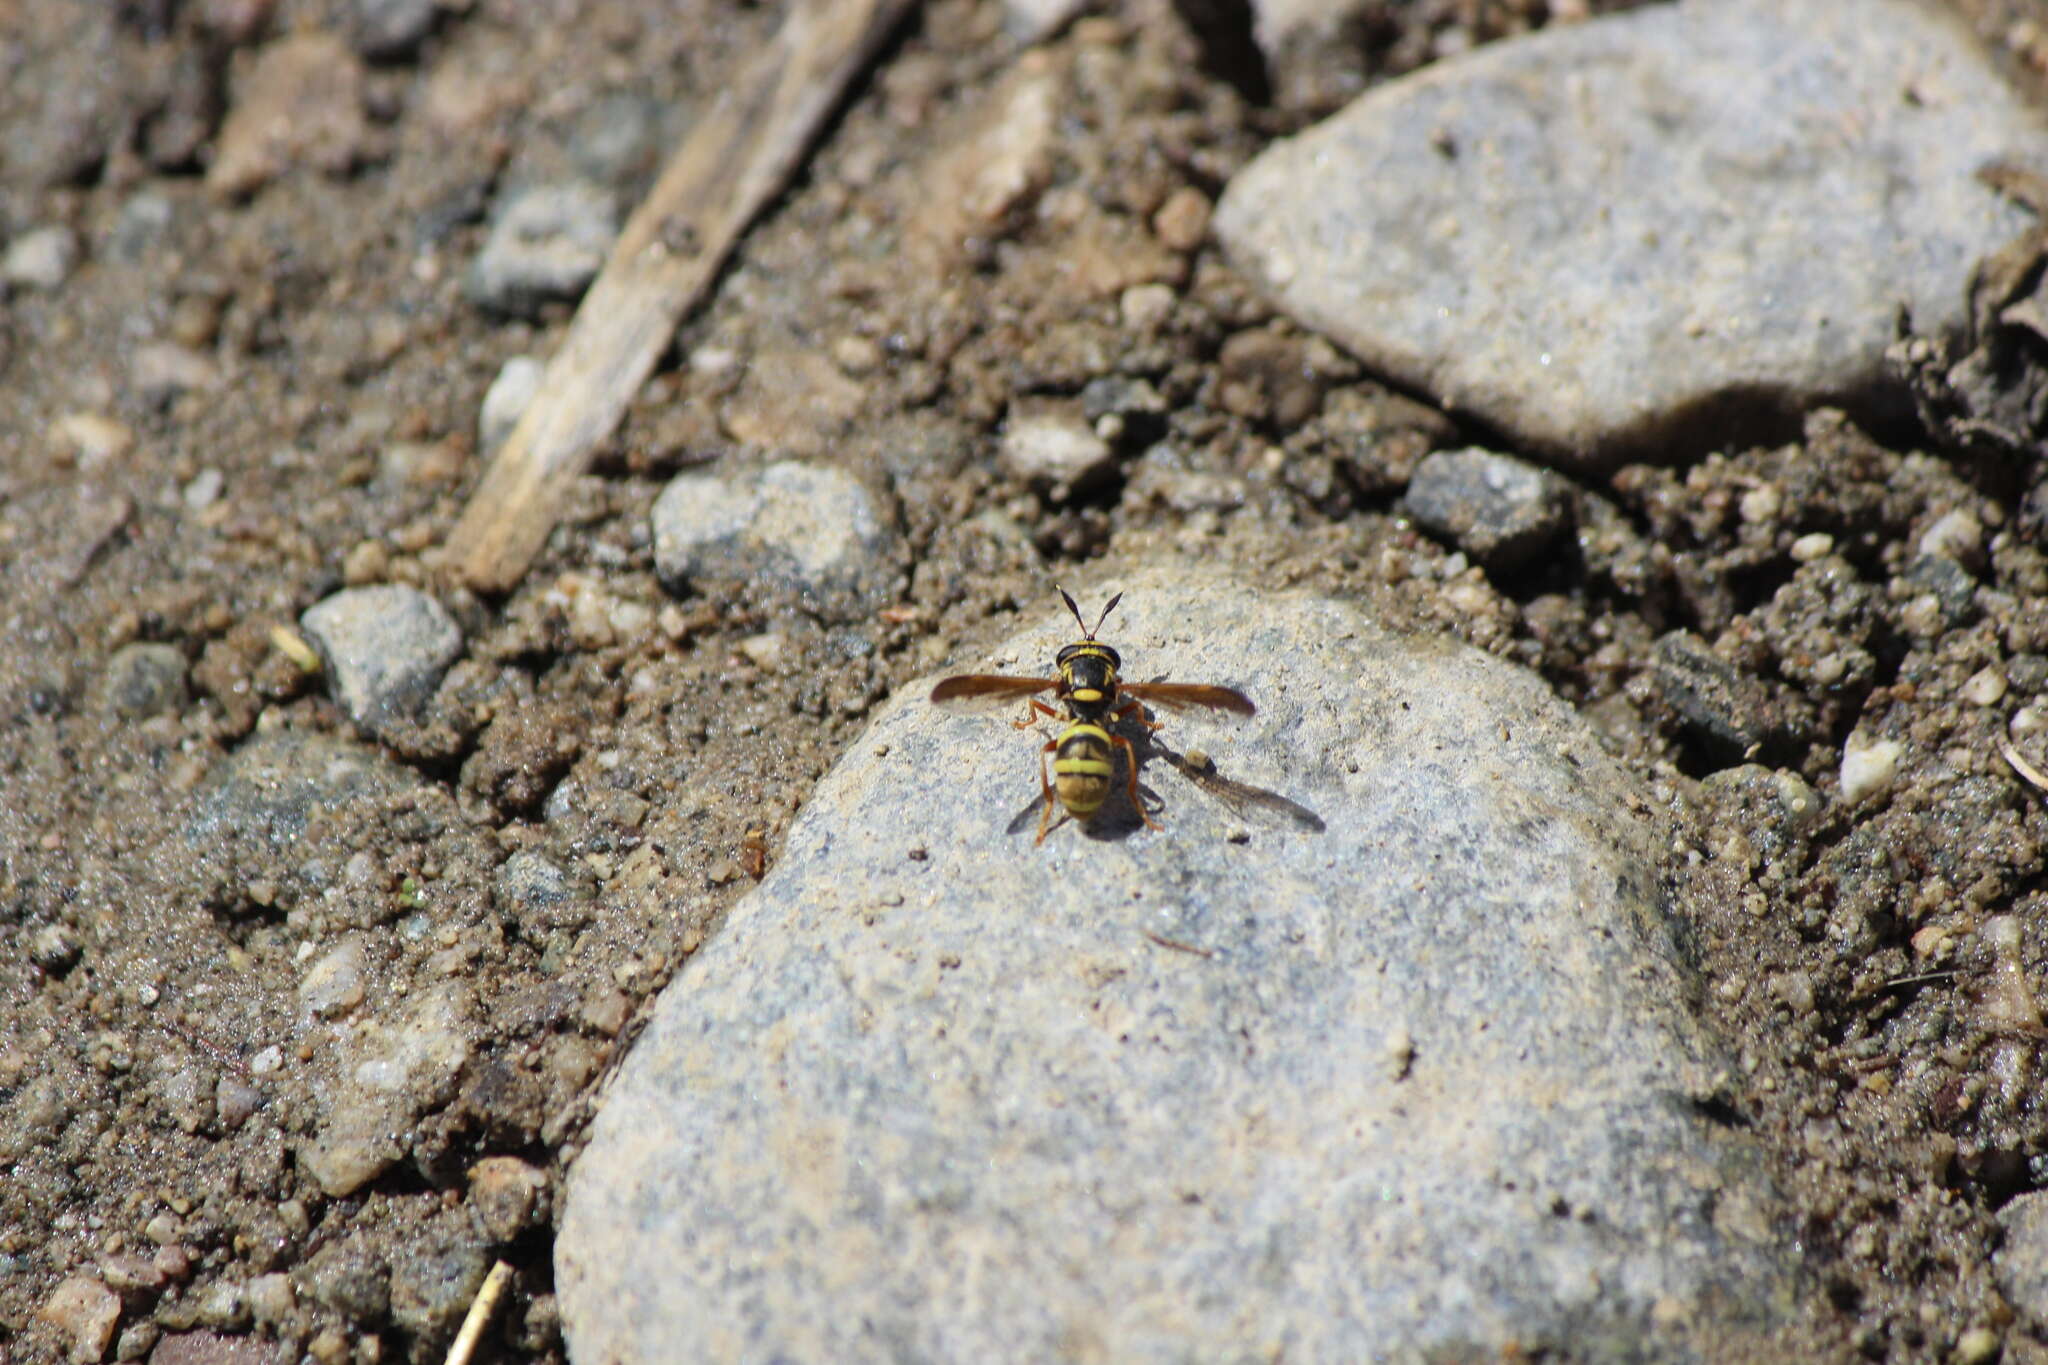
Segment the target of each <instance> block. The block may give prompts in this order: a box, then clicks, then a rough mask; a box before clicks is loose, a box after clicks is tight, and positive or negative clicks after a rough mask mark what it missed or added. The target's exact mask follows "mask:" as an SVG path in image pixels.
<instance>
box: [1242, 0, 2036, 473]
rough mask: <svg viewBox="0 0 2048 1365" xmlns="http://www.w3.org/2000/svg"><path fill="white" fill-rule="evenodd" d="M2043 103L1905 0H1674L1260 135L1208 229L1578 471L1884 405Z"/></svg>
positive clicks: (1347, 331)
mask: <svg viewBox="0 0 2048 1365" xmlns="http://www.w3.org/2000/svg"><path fill="white" fill-rule="evenodd" d="M2042 131H2043V125H2042V123H2041V121H2040V119H2039V117H2038V116H2037V115H2036V114H2035V113H2034V112H2033V111H2031V110H2030V109H2028V108H2027V107H2026V106H2025V105H2024V104H2023V102H2022V101H2021V100H2020V99H2019V98H2018V96H2017V95H2016V94H2015V93H2013V92H2012V91H2011V90H2010V89H2009V88H2008V87H2007V86H2006V85H2005V84H2004V82H2003V80H2002V79H2001V78H2000V77H1999V75H1998V74H1997V72H1996V70H1995V69H1994V68H1993V67H1992V65H1991V63H1990V61H1989V59H1988V58H1987V57H1986V56H1985V54H1984V53H1983V52H1982V51H1981V49H1980V48H1979V47H1978V46H1977V45H1976V43H1975V41H1974V40H1973V39H1972V38H1971V37H1970V35H1969V34H1968V33H1967V32H1965V31H1964V29H1963V28H1962V26H1961V25H1960V24H1959V23H1958V22H1956V21H1955V20H1954V19H1953V17H1952V16H1949V15H1946V14H1942V13H1937V12H1935V11H1934V10H1933V9H1932V8H1931V7H1923V6H1920V5H1917V4H1913V3H1911V0H1867V3H1863V4H1857V5H1843V4H1839V3H1834V0H1710V2H1708V0H1702V2H1699V3H1695V2H1694V0H1685V2H1683V3H1679V4H1676V5H1655V6H1648V7H1645V8H1643V9H1640V10H1635V11H1631V12H1629V13H1626V14H1621V15H1616V16H1613V17H1611V18H1606V19H1601V20H1597V21H1594V22H1591V23H1587V24H1583V25H1578V26H1575V27H1571V28H1559V29H1552V30H1547V31H1545V32H1542V33H1539V34H1536V35H1533V36H1531V37H1527V38H1520V39H1514V40H1511V41H1504V42H1500V43H1496V44H1493V45H1492V46H1489V47H1486V48H1483V49H1480V50H1479V51H1476V52H1474V53H1473V54H1471V55H1470V56H1468V57H1463V58H1458V59H1453V60H1447V61H1443V62H1439V63H1437V64H1435V65H1432V66H1430V67H1428V68H1426V69H1425V70H1423V71H1421V72H1419V73H1417V74H1416V75H1413V76H1410V77H1407V78H1405V79H1403V80H1399V81H1394V82H1390V83H1388V84H1387V85H1384V86H1381V87H1380V88H1378V89H1376V90H1373V91H1371V92H1369V93H1367V94H1366V95H1364V96H1362V97H1360V98H1359V99H1358V100H1356V101H1355V102H1354V103H1352V104H1351V105H1350V106H1348V107H1347V108H1346V109H1344V111H1343V112H1341V113H1339V114H1338V115H1336V116H1335V117H1333V118H1331V119H1328V120H1326V121H1325V122H1323V123H1322V124H1319V125H1317V126H1316V127H1314V128H1311V129H1310V130H1308V131H1307V132H1305V133H1303V134H1302V135H1300V136H1299V137H1295V138H1292V139H1289V140H1287V141H1284V142H1281V143H1278V144H1276V145H1274V146H1273V147H1271V148H1268V149H1267V150H1266V151H1265V152H1264V153H1263V154H1261V155H1260V156H1259V157H1258V158H1257V159H1256V160H1254V161H1253V162H1252V163H1251V164H1250V165H1249V166H1247V167H1246V168H1245V169H1244V170H1243V171H1242V172H1240V173H1239V174H1238V175H1237V177H1236V178H1235V179H1234V180H1233V181H1232V182H1231V185H1230V187H1229V189H1228V190H1227V191H1226V192H1225V194H1224V195H1223V198H1222V201H1221V203H1220V204H1219V206H1218V208H1217V212H1216V217H1215V231H1216V233H1217V235H1218V236H1219V237H1220V238H1221V240H1222V241H1223V243H1224V245H1225V246H1226V248H1227V249H1228V250H1229V252H1230V254H1231V256H1232V258H1233V259H1235V260H1236V261H1237V262H1238V263H1239V264H1240V265H1241V266H1242V267H1243V268H1244V269H1245V270H1246V271H1247V272H1248V273H1250V274H1251V275H1252V276H1254V277H1255V278H1256V279H1258V280H1260V281H1262V282H1263V284H1264V286H1265V287H1266V289H1267V290H1268V291H1269V292H1270V293H1271V295H1272V296H1273V298H1274V299H1275V300H1276V301H1277V302H1278V303H1279V304H1280V306H1281V307H1283V308H1285V309H1286V310H1287V311H1288V312H1290V313H1292V314H1293V315H1294V316H1295V317H1296V318H1297V319H1299V320H1300V321H1302V322H1303V323H1305V324H1306V325H1308V326H1311V327H1314V328H1317V329H1319V330H1321V331H1322V332H1324V333H1326V334H1327V335H1329V336H1330V337H1331V338H1333V339H1335V340H1337V341H1339V342H1340V343H1342V344H1343V345H1344V346H1346V347H1347V348H1349V349H1350V350H1351V351H1352V352H1353V353H1355V354H1356V355H1357V356H1359V357H1360V358H1361V359H1362V360H1364V361H1365V362H1366V363H1368V364H1369V365H1372V366H1374V367H1375V368H1377V369H1379V370H1381V371H1383V372H1384V373H1386V374H1388V375H1391V376H1393V377H1395V378H1396V379H1399V380H1400V381H1402V382H1403V383H1405V384H1409V385H1412V386H1414V387H1417V388H1420V389H1422V390H1424V391H1426V392H1427V393H1429V394H1431V395H1432V396H1434V397H1436V398H1438V399H1439V400H1440V401H1442V402H1443V403H1444V404H1445V405H1446V406H1448V407H1451V408H1454V409H1458V410H1463V411H1465V412H1469V413H1474V414H1477V415H1478V416H1480V417H1482V418H1484V419H1486V420H1487V421H1488V422H1491V423H1493V424H1495V425H1496V426H1498V427H1500V428H1501V429H1503V430H1504V431H1506V432H1508V433H1510V434H1511V435H1512V436H1514V437H1515V438H1516V439H1517V440H1518V441H1520V442H1523V443H1526V444H1527V445H1529V446H1531V447H1534V448H1536V449H1538V450H1541V451H1543V452H1545V453H1546V454H1548V455H1549V456H1551V457H1553V458H1555V459H1557V460H1559V461H1560V462H1562V463H1566V464H1569V465H1572V466H1577V467H1581V468H1597V467H1602V466H1605V465H1608V464H1611V463H1613V462H1615V461H1616V460H1619V459H1620V458H1623V457H1624V456H1626V455H1632V454H1640V453H1643V452H1645V451H1649V450H1653V449H1654V448H1656V447H1659V446H1661V445H1664V444H1666V443H1673V444H1678V445H1681V446H1687V447H1690V448H1698V447H1700V446H1702V445H1703V444H1704V445H1709V446H1711V445H1713V444H1716V443H1719V442H1722V441H1725V440H1726V439H1728V437H1727V435H1726V434H1725V433H1726V432H1727V429H1728V426H1727V424H1728V423H1730V422H1736V423H1747V424H1749V426H1750V427H1752V428H1757V427H1758V426H1759V424H1761V425H1762V426H1768V425H1769V424H1770V423H1772V422H1774V421H1777V420H1781V419H1784V418H1785V414H1788V413H1792V412H1796V411H1798V410H1801V409H1804V408H1807V407H1810V406H1811V405H1813V404H1815V403H1818V402H1821V401H1823V400H1824V399H1843V400H1849V401H1856V400H1861V401H1862V402H1863V403H1865V404H1866V405H1867V404H1868V403H1870V402H1872V401H1880V402H1881V401H1884V395H1883V394H1882V393H1881V392H1880V386H1881V385H1883V384H1884V383H1885V382H1886V381H1885V378H1884V365H1883V354H1884V348H1885V346H1886V344H1887V343H1888V342H1889V341H1891V340H1892V338H1893V336H1894V328H1895V325H1896V320H1897V315H1898V310H1899V309H1900V307H1901V306H1904V307H1906V308H1908V309H1910V310H1911V314H1912V318H1913V322H1914V325H1915V327H1916V328H1917V329H1918V330H1920V331H1922V332H1939V331H1945V330H1953V329H1955V328H1957V327H1958V326H1960V324H1961V323H1962V322H1963V321H1964V309H1965V302H1964V296H1963V284H1964V281H1965V278H1966V275H1967V272H1968V270H1969V267H1970V265H1971V263H1972V261H1973V260H1974V259H1976V258H1977V257H1978V256H1980V255H1982V254H1984V253H1986V252H1988V251H1990V250H1992V249H1994V248H1996V247H1997V246H1999V245H2001V244H2002V243H2003V242H2004V241H2005V240H2007V239H2008V238H2009V237H2011V236H2012V235H2013V234H2015V233H2017V232H2018V231H2020V230H2021V229H2022V228H2024V227H2025V226H2026V225H2027V222H2028V218H2027V216H2026V215H2025V213H2024V212H2023V211H2022V210H2020V209H2019V208H2017V207H2015V206H2013V205H2011V204H2008V203H2006V202H2004V201H2002V200H2001V199H2000V198H1999V197H1998V196H1997V195H1996V194H1994V193H1993V192H1992V191H1991V190H1990V189H1989V188H1987V187H1986V186H1984V185H1983V184H1981V183H1979V182H1978V181H1977V180H1976V178H1975V172H1976V171H1977V169H1978V168H1979V167H1980V166H1982V165H1983V164H1985V163H1986V162H1987V161H1990V160H1993V159H1995V158H1997V157H1999V156H2000V155H2007V154H2013V153H2015V152H2017V153H2020V154H2034V153H2038V149H2039V148H2040V146H2041V135H2042Z"/></svg>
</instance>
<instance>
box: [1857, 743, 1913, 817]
mask: <svg viewBox="0 0 2048 1365" xmlns="http://www.w3.org/2000/svg"><path fill="white" fill-rule="evenodd" d="M1905 752H1906V746H1905V745H1903V744H1901V743H1899V742H1898V741H1897V740H1895V739H1875V740H1874V739H1871V738H1869V737H1868V736H1865V735H1862V734H1855V735H1851V736H1849V742H1848V743H1847V744H1845V745H1843V746H1842V799H1843V800H1844V801H1847V802H1849V803H1850V804H1852V805H1853V804H1855V803H1856V802H1858V801H1861V800H1862V799H1863V798H1864V797H1866V796H1875V795H1877V794H1878V793H1879V792H1882V791H1884V790H1885V789H1886V788H1887V787H1889V786H1891V784H1892V779H1893V778H1894V777H1896V776H1897V775H1898V771H1899V759H1900V757H1901V756H1903V755H1904V754H1905Z"/></svg>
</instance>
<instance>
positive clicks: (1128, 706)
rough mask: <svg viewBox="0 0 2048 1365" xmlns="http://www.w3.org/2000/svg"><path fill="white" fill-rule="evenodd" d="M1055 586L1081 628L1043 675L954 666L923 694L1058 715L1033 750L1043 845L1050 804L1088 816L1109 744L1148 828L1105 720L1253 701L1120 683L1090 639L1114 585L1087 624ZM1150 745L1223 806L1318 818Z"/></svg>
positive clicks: (1108, 657)
mask: <svg viewBox="0 0 2048 1365" xmlns="http://www.w3.org/2000/svg"><path fill="white" fill-rule="evenodd" d="M1059 594H1060V600H1062V601H1064V602H1065V603H1066V604H1067V610H1068V611H1070V612H1072V613H1073V615H1074V624H1075V625H1077V626H1079V627H1080V628H1081V636H1082V638H1081V639H1079V640H1076V641H1074V643H1072V644H1070V645H1066V646H1064V647H1062V648H1061V650H1060V652H1059V653H1058V654H1056V655H1054V656H1053V673H1052V676H1050V677H1039V678H1031V677H1012V676H1009V675H1005V674H1000V673H963V674H961V675H959V676H957V677H952V678H946V679H943V680H941V681H940V682H939V683H938V685H937V686H935V687H933V688H932V700H933V701H935V702H939V703H942V704H943V703H960V702H996V703H1000V702H1006V701H1012V700H1023V701H1025V702H1026V703H1027V705H1028V706H1029V708H1030V709H1029V710H1028V711H1027V712H1026V713H1025V715H1024V717H1023V719H1021V720H1018V721H1016V722H1014V727H1015V728H1016V729H1019V730H1024V729H1028V728H1030V727H1031V726H1032V725H1034V724H1036V723H1037V722H1038V721H1039V720H1040V719H1050V720H1061V721H1064V722H1065V726H1064V728H1063V729H1061V730H1060V732H1059V734H1058V735H1056V736H1054V737H1053V738H1052V739H1051V740H1048V741H1047V742H1046V745H1045V747H1044V748H1043V749H1041V750H1040V751H1039V755H1038V784H1039V788H1040V797H1041V800H1042V802H1043V813H1042V814H1041V815H1040V816H1039V820H1038V842H1040V843H1043V842H1044V841H1045V836H1046V835H1047V834H1048V833H1049V832H1051V830H1052V829H1053V828H1054V826H1053V822H1052V816H1053V811H1054V809H1055V807H1057V808H1058V809H1060V810H1063V811H1064V812H1065V813H1066V817H1067V818H1071V819H1073V820H1076V821H1079V822H1080V823H1082V824H1087V823H1088V822H1089V821H1090V820H1092V819H1094V818H1095V816H1096V814H1097V813H1098V812H1099V811H1100V810H1101V809H1102V806H1103V802H1104V801H1106V800H1107V799H1108V797H1109V791H1110V785H1111V782H1112V780H1113V778H1114V777H1115V775H1116V764H1115V757H1116V754H1117V752H1118V751H1119V750H1120V751H1122V753H1123V756H1124V775H1125V785H1126V789H1127V791H1128V792H1129V794H1130V798H1131V808H1132V809H1133V810H1135V811H1137V813H1138V818H1139V819H1141V820H1143V821H1144V822H1145V824H1146V825H1147V826H1148V827H1150V828H1152V829H1157V828H1159V825H1158V822H1157V821H1155V820H1153V818H1152V813H1151V812H1150V811H1148V810H1147V809H1146V808H1145V803H1144V802H1143V801H1142V800H1141V799H1140V798H1139V795H1138V758H1137V753H1136V751H1135V750H1134V749H1133V748H1132V746H1131V742H1130V740H1128V739H1126V738H1124V737H1123V736H1122V735H1120V734H1118V733H1116V731H1115V730H1113V729H1112V728H1111V726H1113V725H1114V724H1116V723H1117V722H1118V721H1121V720H1124V719H1127V718H1135V719H1136V720H1137V722H1138V724H1140V725H1142V726H1144V727H1145V731H1146V733H1147V734H1149V733H1150V732H1151V731H1153V730H1156V729H1158V728H1159V722H1157V721H1155V720H1153V719H1152V716H1151V712H1150V711H1149V710H1147V706H1148V705H1150V706H1158V707H1163V708H1165V709H1167V710H1175V711H1177V710H1185V709H1190V708H1203V709H1207V710H1211V711H1222V712H1227V713H1229V714H1232V715H1238V716H1249V715H1253V714H1255V713H1256V712H1257V710H1258V708H1257V707H1255V706H1253V705H1252V702H1251V698H1249V697H1247V696H1245V695H1244V693H1242V692H1239V691H1237V690H1236V689H1235V688H1230V687H1222V686H1218V685H1216V684H1214V683H1172V682H1145V683H1140V682H1125V681H1123V679H1122V678H1121V677H1120V676H1119V671H1120V670H1121V669H1122V668H1123V659H1122V657H1121V656H1120V655H1119V654H1118V653H1117V652H1116V650H1115V649H1113V648H1111V647H1110V646H1109V645H1106V644H1104V643H1102V641H1100V640H1098V639H1097V638H1096V633H1097V632H1098V631H1100V630H1101V629H1102V623H1103V622H1104V621H1107V620H1108V619H1109V614H1110V612H1112V611H1114V610H1116V604H1117V603H1118V602H1121V601H1122V600H1123V594H1122V593H1118V594H1117V595H1116V596H1114V597H1112V598H1110V599H1109V605H1108V606H1105V607H1104V608H1103V609H1102V614H1101V615H1100V616H1098V617H1096V618H1095V625H1094V627H1093V628H1092V629H1091V628H1090V627H1089V625H1088V622H1087V619H1086V618H1085V617H1083V616H1082V615H1081V608H1080V607H1078V606H1077V605H1075V603H1074V599H1073V597H1072V596H1070V595H1069V594H1068V592H1067V590H1066V589H1065V588H1060V589H1059ZM1041 692H1051V693H1052V694H1053V699H1054V700H1055V701H1057V702H1059V703H1060V704H1061V705H1063V706H1064V707H1065V708H1066V711H1065V714H1064V715H1062V714H1061V712H1060V711H1058V710H1056V709H1055V708H1053V707H1051V706H1048V705H1046V704H1045V702H1043V701H1041V700H1040V699H1039V696H1038V694H1039V693H1041ZM1157 747H1158V749H1159V752H1161V753H1162V754H1165V755H1166V757H1167V758H1168V761H1169V762H1172V763H1173V765H1174V767H1175V768H1176V769H1178V770H1179V771H1180V772H1182V773H1183V774H1185V775H1186V776H1187V777H1189V778H1190V779H1191V780H1193V781H1195V782H1197V783H1200V784H1201V785H1203V786H1205V787H1208V788H1209V789H1210V790H1211V791H1214V792H1215V793H1216V794H1217V795H1219V796H1221V797H1223V798H1224V799H1225V800H1226V801H1228V802H1230V803H1231V804H1232V805H1240V804H1247V803H1249V804H1260V805H1266V806H1269V807H1270V808H1273V809H1279V810H1282V811H1283V812H1284V813H1288V814H1292V815H1294V816H1295V818H1297V819H1302V817H1306V820H1304V821H1303V822H1304V823H1308V822H1313V826H1314V827H1316V828H1320V827H1321V825H1322V822H1321V821H1320V820H1318V819H1316V817H1315V816H1314V815H1312V814H1310V813H1309V812H1308V811H1306V810H1305V809H1303V808H1302V807H1300V806H1296V805H1295V804H1294V803H1293V802H1291V801H1288V800H1287V799H1286V798H1284V797H1281V796H1277V795H1275V794H1273V793H1270V792H1266V791H1264V790H1262V789H1261V788H1257V787H1248V786H1245V785H1244V784H1242V783H1236V782H1232V781H1230V780H1229V779H1227V778H1223V777H1220V776H1218V775H1216V774H1215V772H1214V770H1213V769H1211V768H1208V767H1206V766H1196V765H1193V764H1189V763H1187V762H1186V761H1185V760H1181V759H1180V756H1179V755H1177V754H1171V753H1168V752H1167V751H1166V750H1165V749H1164V746H1157ZM1048 755H1050V756H1051V757H1052V770H1051V774H1050V776H1048V774H1047V771H1046V761H1045V760H1046V757H1047V756H1048Z"/></svg>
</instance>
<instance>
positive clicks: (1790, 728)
mask: <svg viewBox="0 0 2048 1365" xmlns="http://www.w3.org/2000/svg"><path fill="white" fill-rule="evenodd" d="M1647 677H1648V680H1649V684H1650V686H1651V687H1652V689H1654V691H1655V692H1656V695H1657V697H1658V699H1659V700H1661V701H1662V702H1663V703H1664V705H1666V706H1667V707H1669V708H1670V709H1671V710H1672V712H1674V713H1675V714H1676V715H1677V716H1678V718H1679V719H1680V720H1681V721H1682V722H1683V723H1684V724H1685V726H1686V727H1687V728H1688V729H1690V730H1691V731H1692V732H1693V733H1695V734H1696V735H1698V736H1699V737H1700V738H1701V739H1704V740H1705V741H1707V743H1708V744H1709V745H1710V746H1711V747H1712V748H1713V749H1714V751H1715V752H1716V754H1717V755H1718V756H1719V757H1721V758H1724V759H1727V760H1729V761H1731V762H1734V761H1741V760H1746V759H1751V758H1755V757H1757V756H1758V755H1759V754H1763V753H1770V754H1777V755H1778V756H1784V755H1783V752H1782V751H1783V750H1785V749H1786V748H1787V747H1788V746H1789V745H1791V744H1792V743H1793V742H1794V741H1795V740H1797V739H1799V738H1801V737H1803V735H1804V733H1805V727H1804V726H1803V725H1802V723H1801V722H1802V720H1803V717H1802V716H1800V715H1799V714H1797V712H1796V711H1795V709H1794V708H1793V707H1792V706H1791V699H1790V698H1789V696H1788V695H1787V694H1786V693H1785V692H1784V691H1783V690H1782V689H1779V688H1774V687H1772V686H1771V685H1770V684H1768V683H1766V682H1765V681H1764V680H1763V679H1761V678H1759V677H1757V676H1756V675H1755V674H1753V673H1746V672H1744V671H1743V670H1741V669H1739V668H1737V667H1736V666H1735V665H1733V664H1731V663H1729V662H1728V661H1727V660H1726V659H1723V658H1722V657H1721V656H1720V655H1718V654H1716V653H1715V652H1714V651H1713V650H1712V649H1711V648H1710V647H1709V646H1708V645H1707V643H1706V641H1704V640H1702V639H1700V638H1699V636H1697V635H1694V634H1693V633H1692V632H1691V631H1688V630H1674V631H1672V632H1670V633H1669V634H1668V635H1664V636H1661V637H1659V639H1658V640H1657V643H1656V645H1655V647H1654V649H1653V651H1652V655H1651V664H1650V669H1649V672H1648V674H1647Z"/></svg>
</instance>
